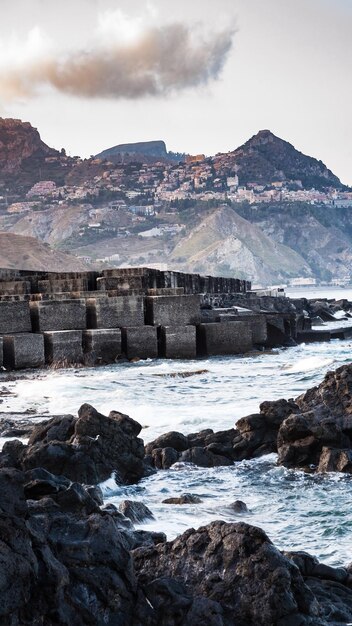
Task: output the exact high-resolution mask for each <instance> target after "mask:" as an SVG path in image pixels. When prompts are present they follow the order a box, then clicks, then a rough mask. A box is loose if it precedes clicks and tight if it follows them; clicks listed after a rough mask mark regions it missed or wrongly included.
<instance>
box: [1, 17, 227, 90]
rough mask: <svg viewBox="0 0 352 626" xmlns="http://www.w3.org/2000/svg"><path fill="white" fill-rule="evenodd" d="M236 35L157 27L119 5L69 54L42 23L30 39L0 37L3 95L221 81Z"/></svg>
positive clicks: (172, 86) (162, 87)
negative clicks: (48, 35) (46, 33)
mask: <svg viewBox="0 0 352 626" xmlns="http://www.w3.org/2000/svg"><path fill="white" fill-rule="evenodd" d="M150 15H152V12H151V11H150ZM154 21H155V20H154ZM233 37H234V30H233V28H226V29H223V30H221V31H218V32H215V33H205V32H203V31H202V29H201V27H200V26H199V25H193V26H190V25H185V24H183V23H171V24H164V25H160V26H154V25H153V24H152V23H145V21H143V19H141V18H135V19H134V20H132V19H130V18H128V17H127V16H126V15H124V14H123V13H122V12H121V11H119V10H118V11H115V12H113V13H110V14H108V13H105V14H103V15H101V16H100V17H99V19H98V26H97V30H96V33H95V36H94V38H93V40H92V42H91V44H90V45H87V46H86V48H84V49H75V48H73V49H71V50H70V51H69V52H66V53H63V52H62V50H59V49H57V48H55V46H54V45H53V44H52V42H50V41H49V40H48V39H47V38H46V37H44V36H43V34H42V33H41V32H40V31H39V29H38V28H35V29H33V30H32V31H31V32H30V33H29V35H28V37H27V39H26V40H25V41H24V42H19V41H18V40H16V39H13V40H12V41H11V42H10V44H9V43H8V42H7V43H6V44H5V43H4V42H0V58H1V61H0V98H1V99H2V100H5V101H9V100H13V99H28V98H30V97H33V96H35V95H38V94H40V93H41V92H42V91H43V90H45V89H47V88H53V89H55V90H57V91H59V92H61V93H65V94H70V95H74V96H78V97H83V98H111V99H122V98H124V99H138V98H143V97H145V96H156V97H157V96H165V95H168V94H170V93H174V92H178V91H181V90H184V89H188V88H192V87H197V86H201V85H207V84H209V83H210V82H212V81H214V80H216V79H218V78H219V76H220V73H221V70H222V68H223V66H224V64H225V62H226V59H227V57H228V54H229V52H230V50H231V47H232V42H233Z"/></svg>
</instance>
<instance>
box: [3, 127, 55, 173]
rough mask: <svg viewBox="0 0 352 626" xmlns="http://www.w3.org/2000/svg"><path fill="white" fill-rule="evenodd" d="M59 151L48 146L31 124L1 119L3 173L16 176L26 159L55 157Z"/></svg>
mask: <svg viewBox="0 0 352 626" xmlns="http://www.w3.org/2000/svg"><path fill="white" fill-rule="evenodd" d="M58 154H59V153H58V152H57V150H54V149H53V148H50V147H49V146H47V145H46V144H45V143H44V142H43V141H42V140H41V138H40V134H39V132H38V131H37V129H36V128H34V127H33V126H32V125H31V124H30V123H29V122H22V121H21V120H17V119H12V118H8V119H4V118H0V169H1V170H2V173H7V174H16V173H17V172H18V171H19V170H20V167H21V165H22V162H23V161H24V160H25V159H28V158H30V157H33V156H35V157H46V156H55V155H58Z"/></svg>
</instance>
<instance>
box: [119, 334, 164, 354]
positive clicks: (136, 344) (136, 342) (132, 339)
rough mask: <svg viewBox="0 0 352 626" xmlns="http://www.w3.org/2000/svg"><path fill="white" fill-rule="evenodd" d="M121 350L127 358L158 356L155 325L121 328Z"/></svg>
mask: <svg viewBox="0 0 352 626" xmlns="http://www.w3.org/2000/svg"><path fill="white" fill-rule="evenodd" d="M122 351H123V353H124V354H125V355H126V356H127V358H128V359H134V358H139V359H155V358H157V356H158V339H157V329H156V328H155V326H137V327H134V328H122Z"/></svg>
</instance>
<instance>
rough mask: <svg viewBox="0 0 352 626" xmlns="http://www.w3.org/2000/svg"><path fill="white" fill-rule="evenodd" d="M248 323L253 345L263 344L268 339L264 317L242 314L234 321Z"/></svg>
mask: <svg viewBox="0 0 352 626" xmlns="http://www.w3.org/2000/svg"><path fill="white" fill-rule="evenodd" d="M237 320H238V321H239V322H248V323H249V324H250V327H251V329H252V336H253V343H257V344H265V343H266V341H267V339H268V332H267V321H266V316H265V315H260V314H258V315H255V314H251V313H249V314H248V313H243V314H241V313H240V314H238V315H236V321H237Z"/></svg>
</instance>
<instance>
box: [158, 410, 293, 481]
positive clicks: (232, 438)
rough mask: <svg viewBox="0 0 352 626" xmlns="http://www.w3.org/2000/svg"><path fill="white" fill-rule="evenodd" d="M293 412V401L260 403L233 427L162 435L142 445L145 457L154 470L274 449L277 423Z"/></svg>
mask: <svg viewBox="0 0 352 626" xmlns="http://www.w3.org/2000/svg"><path fill="white" fill-rule="evenodd" d="M297 411H299V408H298V406H297V404H296V403H295V402H294V401H293V400H275V401H273V402H263V403H262V404H261V405H260V413H257V414H253V415H248V416H247V417H242V418H241V419H240V420H239V421H238V422H237V424H236V429H234V428H231V429H229V430H223V431H218V432H215V433H214V431H213V430H211V429H206V430H202V431H200V432H199V433H192V434H190V435H187V436H185V435H182V433H177V432H170V433H167V434H165V435H162V436H161V437H158V439H155V441H152V442H150V443H148V445H147V446H146V454H147V459H148V461H149V462H150V464H151V465H152V466H153V467H156V468H157V469H168V468H169V467H171V465H173V464H174V463H176V462H177V461H181V462H184V463H194V464H195V465H198V466H200V467H217V466H220V465H231V464H232V463H233V462H234V461H242V460H244V459H250V458H253V457H257V456H261V455H263V454H269V453H270V452H277V434H278V431H279V428H280V425H281V424H282V422H283V421H284V420H285V419H286V417H287V416H288V415H291V414H292V413H295V412H297ZM164 446H165V447H164Z"/></svg>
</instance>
